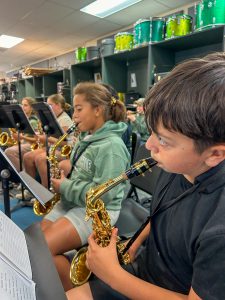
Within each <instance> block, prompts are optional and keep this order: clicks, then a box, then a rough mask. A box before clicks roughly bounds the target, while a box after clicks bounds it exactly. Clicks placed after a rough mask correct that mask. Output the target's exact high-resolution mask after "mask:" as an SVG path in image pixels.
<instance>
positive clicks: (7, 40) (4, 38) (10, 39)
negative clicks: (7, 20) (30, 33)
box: [0, 34, 24, 48]
mask: <svg viewBox="0 0 225 300" xmlns="http://www.w3.org/2000/svg"><path fill="white" fill-rule="evenodd" d="M22 41H24V39H21V38H18V37H15V36H9V35H4V34H2V35H0V47H2V48H11V47H13V46H15V45H17V44H19V43H21V42H22Z"/></svg>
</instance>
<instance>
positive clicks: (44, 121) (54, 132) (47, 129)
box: [32, 102, 64, 188]
mask: <svg viewBox="0 0 225 300" xmlns="http://www.w3.org/2000/svg"><path fill="white" fill-rule="evenodd" d="M32 107H33V109H34V110H35V111H36V112H37V114H38V117H39V119H40V120H41V125H42V129H43V131H44V133H45V136H46V141H45V145H46V157H49V146H48V137H50V136H53V137H55V138H59V137H60V136H62V135H63V134H64V131H63V129H62V128H61V126H60V125H59V123H58V121H57V118H56V116H55V114H54V112H53V110H52V108H51V106H50V105H49V104H48V103H46V102H38V103H34V104H32ZM46 163H47V178H48V187H49V188H50V166H49V162H48V160H46Z"/></svg>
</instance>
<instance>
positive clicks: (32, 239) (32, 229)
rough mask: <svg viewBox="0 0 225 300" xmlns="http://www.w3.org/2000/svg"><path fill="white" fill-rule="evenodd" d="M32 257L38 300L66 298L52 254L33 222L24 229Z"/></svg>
mask: <svg viewBox="0 0 225 300" xmlns="http://www.w3.org/2000/svg"><path fill="white" fill-rule="evenodd" d="M24 234H25V238H26V242H27V248H28V253H29V257H30V263H31V269H32V279H33V281H34V282H35V283H36V287H35V291H36V299H37V300H52V299H54V300H66V299H67V298H66V295H65V292H64V290H63V287H62V283H61V281H60V278H59V275H58V272H57V270H56V268H55V265H54V262H53V259H52V255H51V253H50V251H49V249H48V246H47V243H46V241H45V238H44V236H43V233H42V231H41V229H40V225H39V224H37V223H36V224H33V225H31V226H29V227H28V228H27V229H25V231H24Z"/></svg>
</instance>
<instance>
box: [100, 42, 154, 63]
mask: <svg viewBox="0 0 225 300" xmlns="http://www.w3.org/2000/svg"><path fill="white" fill-rule="evenodd" d="M148 50H149V46H148V45H146V46H142V47H138V48H134V49H132V50H127V51H122V52H118V53H114V54H111V55H107V56H104V59H111V60H116V61H130V60H136V59H143V58H148Z"/></svg>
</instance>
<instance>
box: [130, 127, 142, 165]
mask: <svg viewBox="0 0 225 300" xmlns="http://www.w3.org/2000/svg"><path fill="white" fill-rule="evenodd" d="M140 145H141V135H140V133H137V132H132V134H131V164H133V163H134V158H135V156H136V154H137V150H138V148H139V147H140Z"/></svg>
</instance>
